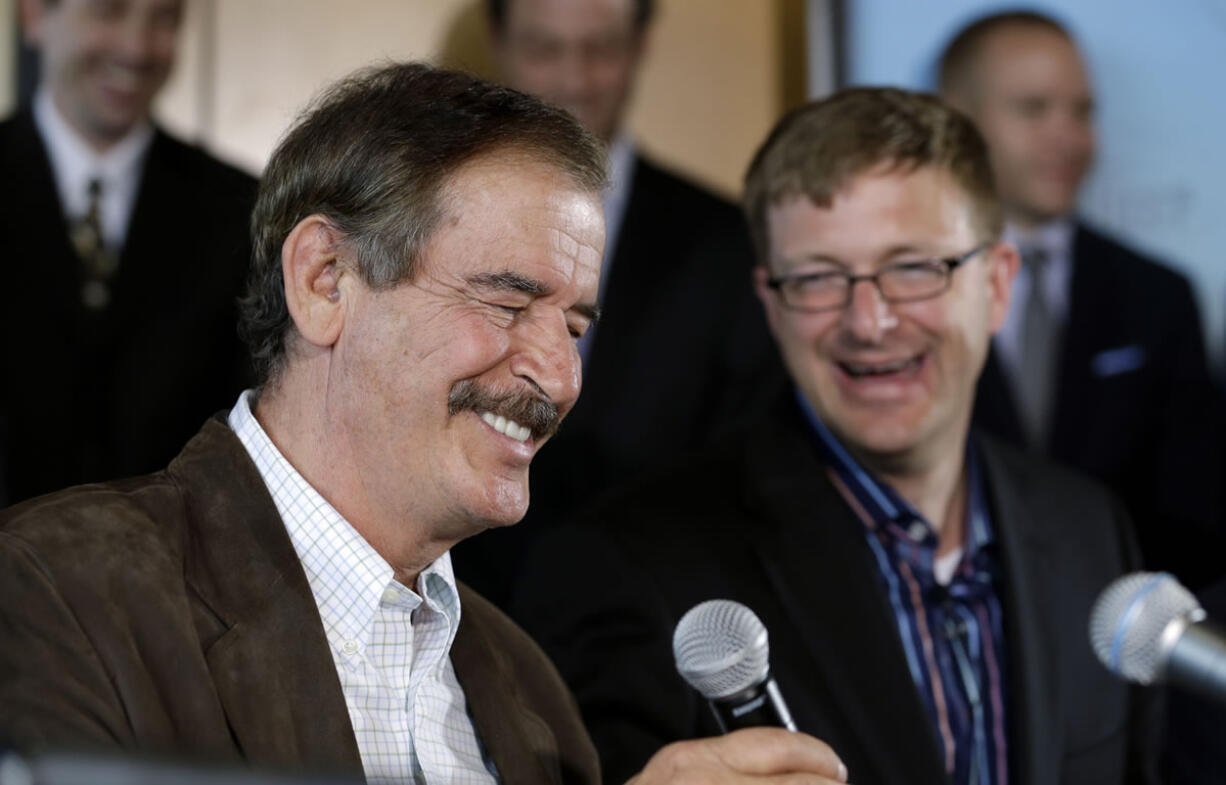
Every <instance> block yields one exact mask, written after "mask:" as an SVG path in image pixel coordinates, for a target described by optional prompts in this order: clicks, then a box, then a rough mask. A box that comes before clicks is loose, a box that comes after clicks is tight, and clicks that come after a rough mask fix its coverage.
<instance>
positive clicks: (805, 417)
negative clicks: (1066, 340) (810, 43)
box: [517, 89, 1156, 785]
mask: <svg viewBox="0 0 1226 785" xmlns="http://www.w3.org/2000/svg"><path fill="white" fill-rule="evenodd" d="M745 206H746V211H747V213H748V216H749V221H750V226H751V228H752V230H753V231H754V233H755V241H756V245H757V251H758V259H759V264H758V267H757V270H756V273H755V285H756V290H757V293H758V296H759V297H760V299H761V300H762V303H763V305H764V307H765V309H766V313H767V316H768V320H769V322H770V326H771V329H772V332H773V334H774V336H775V339H776V341H777V343H778V345H779V348H780V350H781V352H782V354H783V358H784V361H785V365H786V366H787V368H788V371H789V375H790V377H791V380H792V382H793V388H792V389H791V390H789V391H788V392H787V393H786V394H785V395H784V396H783V397H782V398H781V399H780V400H778V401H777V405H776V406H775V408H774V409H773V411H772V412H771V413H770V414H769V415H768V416H767V417H765V418H764V419H762V420H761V421H759V422H758V423H756V424H755V425H754V427H753V428H751V429H750V430H749V431H747V432H746V433H745V434H743V435H741V436H740V437H738V438H735V439H732V440H729V441H727V442H725V443H723V444H722V445H721V446H719V447H718V448H716V449H714V450H713V451H711V452H710V453H707V454H705V455H702V456H697V457H692V458H690V459H689V460H688V461H686V462H685V463H684V465H681V466H679V467H677V468H676V469H674V470H673V471H671V472H669V473H667V474H664V475H660V476H658V477H654V478H651V479H647V480H644V481H643V482H641V483H640V484H638V485H636V486H635V487H633V488H630V489H628V490H627V491H626V492H624V493H622V494H621V495H616V496H612V497H610V498H608V499H606V500H605V501H604V502H603V503H602V504H601V505H600V506H599V507H598V508H597V509H596V510H595V511H594V513H593V516H592V520H591V521H590V522H586V524H587V525H584V526H576V527H572V529H571V530H570V531H568V532H566V533H563V534H561V535H558V536H556V537H554V538H552V539H551V540H550V541H548V542H547V543H546V545H545V546H544V547H543V548H542V549H541V550H540V551H538V553H537V554H536V557H535V560H534V561H533V563H531V564H529V565H528V566H527V568H526V569H525V574H526V575H529V576H531V578H529V579H528V580H527V581H526V582H525V583H524V585H523V586H522V591H521V593H520V600H521V602H520V607H519V608H518V609H517V610H518V611H519V618H520V619H522V620H523V623H524V624H525V625H526V626H527V628H528V629H529V631H530V632H532V633H533V634H534V636H535V637H537V639H538V640H539V641H541V642H542V644H543V645H544V646H545V648H546V650H547V651H549V653H550V654H551V655H552V656H553V658H554V660H555V662H556V663H557V664H558V666H559V668H560V670H561V671H562V673H563V676H564V677H565V678H566V679H568V681H569V683H570V686H571V687H572V689H573V690H574V691H575V694H576V696H577V697H578V699H579V702H580V707H581V710H582V711H583V713H584V719H585V721H586V723H587V725H588V728H589V729H590V730H591V732H592V734H593V738H594V739H595V741H596V744H597V748H598V749H599V751H600V753H601V758H602V761H603V765H604V767H605V773H606V777H607V778H610V779H615V778H616V777H617V776H618V775H620V774H621V773H623V772H626V771H631V770H633V767H634V766H636V765H638V764H639V763H641V761H642V760H645V759H646V758H647V757H648V756H649V755H650V752H651V750H652V749H655V748H656V747H658V746H659V743H660V742H662V741H667V740H672V739H682V738H691V737H696V736H700V735H704V734H708V733H711V732H713V731H714V730H715V728H716V725H715V721H714V718H713V717H712V716H711V712H710V711H709V710H708V708H707V707H706V706H705V705H703V702H702V701H701V699H700V698H699V697H698V696H697V695H696V693H694V692H693V691H692V690H690V689H689V688H688V687H687V686H686V685H685V684H684V683H683V682H682V681H681V679H680V677H679V676H677V675H676V673H675V672H674V671H673V663H672V655H671V634H672V631H673V627H674V625H675V624H676V622H677V620H678V619H679V618H680V617H681V616H682V615H683V614H684V613H685V612H686V611H687V610H688V609H689V608H690V607H692V606H693V605H694V604H696V603H698V602H700V601H703V600H708V599H712V598H728V599H733V600H736V601H739V602H741V603H744V604H745V605H747V606H749V607H750V608H751V609H753V610H754V611H755V612H756V613H757V614H758V616H759V617H760V618H761V619H762V620H763V622H764V623H765V625H766V628H767V629H768V630H769V634H770V652H771V669H772V673H773V675H774V677H775V679H776V681H777V683H778V686H779V688H780V690H781V692H782V694H783V696H784V697H785V699H786V701H787V703H788V705H789V708H790V710H791V714H792V716H793V718H794V719H795V721H796V724H797V726H798V727H799V728H800V729H801V730H804V731H807V732H810V733H816V734H818V735H820V736H821V737H822V738H824V739H826V740H827V741H829V743H830V744H831V745H832V746H833V747H834V748H835V749H837V750H838V751H839V755H840V756H841V758H842V759H843V761H844V762H845V763H846V764H847V766H848V768H849V770H850V773H851V781H852V782H856V783H858V784H859V785H864V784H865V783H899V784H901V783H917V782H924V783H928V782H954V783H959V784H960V785H961V784H965V783H977V784H978V785H1001V784H1003V783H1033V784H1034V785H1039V784H1040V783H1041V784H1043V785H1048V784H1049V783H1057V782H1094V783H1124V782H1129V783H1133V782H1151V781H1154V779H1155V778H1154V771H1153V768H1154V758H1155V754H1154V749H1155V747H1154V731H1155V725H1154V722H1155V719H1156V715H1155V711H1154V705H1153V700H1154V698H1153V695H1152V694H1151V693H1148V692H1144V691H1141V690H1138V689H1133V688H1129V687H1127V686H1125V685H1123V684H1122V683H1117V682H1116V681H1114V679H1113V678H1112V677H1111V676H1110V675H1109V674H1108V673H1107V672H1106V671H1105V670H1104V669H1103V668H1101V667H1100V666H1099V665H1098V663H1097V662H1096V661H1094V658H1093V655H1092V653H1091V651H1090V647H1089V646H1088V644H1087V641H1086V626H1087V621H1088V617H1089V612H1090V608H1091V605H1092V603H1093V600H1094V598H1095V597H1096V595H1097V593H1098V591H1099V590H1100V589H1101V588H1102V587H1103V586H1104V585H1106V584H1107V583H1108V582H1109V581H1110V580H1112V579H1113V578H1114V577H1116V576H1118V575H1120V574H1122V573H1124V572H1126V571H1128V570H1130V569H1133V568H1134V567H1135V566H1136V555H1135V549H1134V546H1133V544H1132V539H1131V534H1130V530H1129V526H1128V522H1127V519H1126V516H1125V514H1124V513H1123V512H1122V511H1121V509H1120V507H1119V505H1118V504H1117V503H1116V502H1115V501H1114V500H1113V499H1112V498H1111V497H1110V496H1109V495H1108V494H1107V493H1106V492H1105V491H1104V490H1103V489H1101V488H1099V487H1098V486H1096V485H1094V484H1092V483H1091V482H1089V481H1087V480H1084V479H1082V478H1080V477H1078V476H1075V475H1073V474H1071V473H1069V472H1067V471H1064V470H1061V469H1058V468H1056V467H1054V466H1051V465H1048V464H1046V463H1044V462H1042V461H1041V460H1040V459H1037V458H1033V457H1028V456H1025V455H1023V454H1021V453H1019V452H1016V451H1015V450H1013V449H1012V448H1010V447H1008V446H1005V445H1002V444H1000V443H998V442H996V441H994V440H993V439H991V438H988V437H982V436H979V435H978V434H976V433H974V432H972V431H971V429H970V425H969V423H970V417H971V409H972V406H973V402H974V394H975V386H976V380H977V379H978V376H979V373H980V371H981V370H982V368H983V365H984V361H985V357H986V356H987V352H988V347H989V343H990V340H991V336H992V333H993V332H994V331H995V330H996V329H998V328H999V327H1000V325H1001V323H1002V321H1003V320H1004V318H1005V314H1006V311H1007V308H1008V305H1009V296H1010V287H1011V284H1012V279H1013V277H1014V275H1015V273H1016V272H1017V268H1018V264H1019V260H1018V254H1017V251H1016V250H1015V249H1014V248H1013V246H1011V245H1009V244H1007V243H1003V242H1001V241H1000V236H1001V230H1002V214H1001V208H1000V204H999V201H998V199H997V197H996V195H995V193H994V191H993V187H992V178H991V174H990V168H989V163H988V157H987V151H986V148H985V145H984V142H983V140H982V138H981V137H980V136H979V134H978V132H977V131H976V130H975V129H974V127H973V126H972V125H971V123H970V121H969V120H967V119H966V118H965V117H963V116H962V115H960V114H958V113H956V112H954V111H952V110H950V109H948V108H946V107H945V106H944V105H942V104H941V103H940V102H939V101H937V100H936V99H935V98H933V97H930V96H924V95H917V94H911V93H906V92H903V91H899V90H892V89H858V90H848V91H844V92H841V93H839V94H837V95H835V96H833V97H831V98H829V99H827V100H824V101H821V102H817V103H814V104H810V105H808V106H805V107H802V108H801V109H799V110H797V111H796V112H794V113H792V114H791V115H789V116H788V117H786V118H785V119H784V120H783V121H781V122H780V124H779V125H778V126H777V127H776V128H775V130H774V131H773V132H772V133H771V135H770V137H769V138H768V139H767V141H766V143H765V145H764V147H763V148H762V149H761V150H760V151H759V152H758V154H757V156H756V157H755V159H754V162H753V164H752V165H751V167H750V170H749V173H748V176H747V180H746V196H745ZM585 553H587V554H599V559H596V558H591V559H588V560H582V559H580V558H579V557H578V556H576V554H585Z"/></svg>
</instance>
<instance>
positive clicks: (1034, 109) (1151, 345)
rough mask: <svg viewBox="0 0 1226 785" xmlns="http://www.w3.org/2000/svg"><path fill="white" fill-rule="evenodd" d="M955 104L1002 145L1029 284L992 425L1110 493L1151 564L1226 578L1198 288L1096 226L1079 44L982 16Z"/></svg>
mask: <svg viewBox="0 0 1226 785" xmlns="http://www.w3.org/2000/svg"><path fill="white" fill-rule="evenodd" d="M941 91H942V94H943V95H944V96H945V98H946V99H947V100H948V101H950V102H951V103H952V104H953V105H954V106H956V107H957V108H959V109H961V110H963V111H964V112H966V113H967V114H969V115H970V116H971V118H972V119H973V120H974V121H975V123H976V124H977V125H978V126H979V128H980V130H981V131H982V132H983V135H984V137H985V138H986V139H987V141H988V146H989V148H990V149H991V154H992V166H993V171H994V174H995V177H996V184H997V187H998V188H999V190H1000V194H1001V199H1002V201H1003V203H1004V207H1005V215H1006V221H1007V225H1006V229H1005V238H1006V239H1008V240H1009V241H1010V242H1013V243H1015V244H1016V245H1017V246H1018V248H1019V249H1020V250H1021V254H1022V260H1023V263H1022V270H1021V273H1020V274H1019V276H1018V285H1017V295H1016V299H1015V303H1014V305H1013V309H1012V311H1011V312H1010V314H1009V318H1008V319H1007V320H1006V321H1005V324H1004V327H1003V328H1002V329H1001V331H1000V333H999V334H998V335H997V336H996V340H995V341H994V342H993V347H992V352H991V355H990V356H989V358H988V365H987V369H986V370H985V372H984V374H983V378H982V379H981V382H980V390H979V398H978V400H977V409H976V420H977V422H979V423H980V424H981V425H982V426H983V427H985V428H987V429H989V430H991V431H993V432H994V433H997V434H1000V435H1002V436H1004V437H1005V438H1008V439H1010V440H1012V441H1014V442H1017V443H1020V444H1023V445H1026V446H1028V447H1029V448H1031V449H1033V450H1035V451H1036V452H1039V453H1043V454H1046V455H1049V456H1051V457H1053V458H1055V459H1057V460H1059V461H1061V462H1063V463H1066V464H1069V465H1070V466H1074V467H1076V468H1078V469H1081V470H1082V471H1085V472H1087V473H1088V474H1090V475H1092V476H1094V477H1097V478H1099V479H1101V480H1102V481H1103V482H1105V483H1106V484H1107V485H1109V486H1110V487H1111V488H1112V489H1113V490H1114V491H1115V492H1116V493H1117V494H1119V496H1120V497H1121V498H1123V499H1124V501H1125V503H1126V504H1127V506H1128V509H1129V512H1131V514H1132V517H1133V520H1134V522H1135V524H1136V527H1137V533H1138V536H1139V539H1140V544H1141V551H1142V554H1143V556H1144V558H1145V561H1146V563H1147V565H1148V566H1149V567H1151V568H1155V569H1164V570H1170V571H1172V572H1174V573H1175V574H1176V575H1178V576H1179V577H1180V578H1181V579H1182V580H1183V581H1184V582H1185V583H1187V584H1189V585H1192V586H1198V585H1201V584H1203V583H1204V582H1205V581H1206V580H1209V579H1211V578H1212V577H1214V576H1215V575H1221V574H1223V573H1226V563H1224V561H1223V559H1222V556H1221V553H1222V550H1221V548H1222V544H1223V539H1222V521H1223V514H1224V508H1223V500H1222V483H1221V478H1222V476H1223V460H1222V454H1221V451H1222V445H1221V439H1220V437H1221V429H1220V416H1219V413H1218V411H1217V404H1216V400H1215V398H1214V393H1213V387H1212V384H1211V381H1210V376H1209V372H1208V368H1207V365H1206V360H1205V351H1204V345H1203V343H1204V342H1203V336H1202V333H1201V324H1200V318H1199V314H1198V309H1197V306H1196V300H1195V299H1194V297H1193V294H1192V290H1191V287H1190V286H1189V284H1188V281H1187V280H1186V279H1185V278H1184V277H1183V276H1182V275H1180V274H1179V273H1176V272H1175V271H1173V270H1171V269H1170V268H1168V267H1166V266H1164V265H1161V264H1158V263H1157V262H1154V261H1151V260H1149V259H1146V258H1144V257H1142V256H1141V255H1139V254H1137V253H1136V252H1134V251H1132V250H1131V249H1129V248H1127V247H1125V246H1124V245H1122V244H1120V243H1119V242H1118V241H1116V240H1114V239H1112V238H1110V237H1107V236H1105V235H1103V234H1101V233H1099V232H1097V231H1095V230H1094V229H1091V228H1090V227H1088V226H1087V225H1086V224H1085V223H1084V222H1083V221H1081V220H1080V219H1079V218H1078V217H1077V215H1076V207H1077V195H1078V191H1079V189H1080V187H1081V184H1082V181H1083V179H1084V177H1085V175H1086V172H1087V171H1088V169H1089V167H1090V164H1091V162H1092V160H1093V155H1094V147H1095V134H1094V127H1093V119H1094V97H1093V92H1092V89H1091V86H1090V80H1089V77H1088V76H1087V74H1086V69H1085V65H1084V63H1083V62H1082V58H1081V55H1080V54H1079V53H1078V51H1077V46H1076V44H1075V42H1074V41H1073V39H1072V37H1071V36H1070V35H1069V33H1068V31H1067V30H1066V29H1064V28H1063V27H1062V26H1061V25H1060V24H1059V23H1058V22H1056V21H1055V20H1053V19H1051V18H1049V17H1045V16H1041V15H1038V14H1034V13H1007V14H1000V15H995V16H991V17H987V18H984V19H982V20H980V21H978V22H975V23H974V24H972V25H970V26H969V27H967V28H966V29H964V30H963V31H962V32H961V33H959V34H958V35H957V36H956V37H955V38H954V39H953V41H952V42H951V43H950V44H949V46H948V47H947V48H946V50H945V52H944V54H943V55H942V57H941Z"/></svg>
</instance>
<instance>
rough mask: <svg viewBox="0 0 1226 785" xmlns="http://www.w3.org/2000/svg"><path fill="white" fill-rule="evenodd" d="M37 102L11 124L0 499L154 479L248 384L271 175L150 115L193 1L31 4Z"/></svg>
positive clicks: (2, 149)
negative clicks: (252, 274) (251, 282)
mask: <svg viewBox="0 0 1226 785" xmlns="http://www.w3.org/2000/svg"><path fill="white" fill-rule="evenodd" d="M21 8H22V12H23V21H24V26H25V33H26V38H27V40H28V41H29V42H30V43H31V44H32V45H33V46H34V47H36V48H37V49H38V50H39V52H40V55H41V57H40V69H41V81H40V82H39V86H38V89H37V92H36V94H35V96H34V100H33V103H32V106H29V107H25V108H23V109H21V110H19V111H18V112H17V113H16V114H15V115H14V116H13V117H11V118H9V119H8V120H6V121H4V122H3V123H2V124H0V179H3V181H4V183H5V187H4V189H3V194H0V231H3V234H4V236H5V238H6V240H5V242H6V243H7V248H8V251H7V253H8V264H7V266H6V269H7V270H8V276H9V284H10V286H11V287H12V291H13V292H15V293H20V294H19V295H17V296H14V297H12V298H11V299H10V301H9V302H8V304H7V305H6V307H5V308H3V309H0V312H2V313H3V316H0V327H2V329H3V330H4V333H5V335H7V336H8V337H9V340H8V341H7V343H6V349H5V357H4V367H5V373H4V375H3V379H4V381H3V382H0V466H2V467H3V474H2V476H0V502H4V501H5V500H6V499H7V501H8V502H14V501H17V500H20V499H24V498H27V497H29V496H33V495H36V494H39V493H45V492H47V491H52V490H56V489H59V488H62V487H64V486H67V485H72V484H75V483H80V482H87V481H93V480H105V479H111V478H114V477H118V476H123V475H129V474H136V473H141V472H147V471H152V470H153V469H155V468H157V467H158V466H161V465H164V464H165V462H166V461H167V460H168V459H170V458H171V457H173V456H174V454H175V453H176V452H177V451H178V449H179V446H181V445H182V443H183V441H184V440H185V439H186V438H187V437H189V436H191V434H192V433H193V432H194V431H195V429H196V428H198V427H199V424H200V421H201V420H202V419H203V418H205V417H207V416H208V415H209V414H210V413H212V412H214V411H216V410H217V409H218V408H220V407H222V406H225V405H226V402H227V401H228V400H230V399H232V398H233V396H234V394H236V392H237V391H238V390H240V389H242V385H243V382H244V381H245V379H246V377H247V374H246V372H245V363H244V360H243V353H242V351H241V347H240V344H239V341H238V337H237V335H236V334H235V329H234V325H235V315H236V312H235V300H236V299H237V297H238V295H239V293H240V292H241V287H242V282H243V277H244V273H245V270H246V268H247V257H248V256H249V245H248V243H247V221H248V218H249V216H250V210H251V204H252V200H253V199H254V196H255V180H254V179H252V178H251V177H250V176H248V175H246V174H243V173H242V172H239V171H238V170H236V169H233V168H231V167H230V166H227V165H225V164H223V163H221V162H219V161H217V160H216V159H214V158H212V157H210V156H209V155H208V154H206V153H205V152H204V151H202V150H200V149H198V148H195V147H191V146H189V145H186V144H184V143H183V142H180V141H178V140H176V139H174V138H172V137H171V136H169V135H167V134H166V133H164V132H163V131H162V130H160V129H159V128H158V127H157V126H156V125H155V124H154V123H153V122H152V121H151V119H150V107H151V105H152V103H153V100H154V99H155V98H156V96H157V94H158V92H159V91H160V90H161V89H162V86H163V85H164V84H165V83H166V78H167V76H168V75H169V73H170V70H171V67H172V65H173V61H174V55H175V50H176V45H177V37H178V32H179V25H180V20H181V17H182V15H183V12H184V8H183V2H182V1H181V0H108V1H107V2H103V1H102V0H23V2H22V4H21Z"/></svg>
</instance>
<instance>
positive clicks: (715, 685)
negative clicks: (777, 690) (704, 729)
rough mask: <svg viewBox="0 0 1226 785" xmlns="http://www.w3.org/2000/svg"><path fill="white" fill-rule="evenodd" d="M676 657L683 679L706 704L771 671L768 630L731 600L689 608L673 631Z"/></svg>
mask: <svg viewBox="0 0 1226 785" xmlns="http://www.w3.org/2000/svg"><path fill="white" fill-rule="evenodd" d="M673 657H674V658H675V659H676V661H677V671H678V672H679V673H680V674H681V677H682V678H684V679H685V680H686V681H687V682H688V683H689V684H690V686H691V687H693V688H694V689H696V690H698V692H699V693H701V694H702V696H703V697H704V698H707V699H708V700H718V699H720V698H726V697H728V696H730V695H735V694H737V693H738V692H741V691H743V690H746V689H749V688H750V687H752V686H754V685H756V684H761V683H762V682H763V681H765V680H766V678H767V675H768V672H769V670H770V663H769V660H770V644H769V643H768V641H767V637H766V627H765V626H764V625H763V624H762V621H761V620H760V619H759V618H758V617H757V616H756V615H755V614H754V612H753V611H751V610H750V609H749V608H747V607H745V606H744V605H742V604H741V603H739V602H733V601H732V600H708V601H706V602H702V603H699V604H698V605H695V606H694V607H693V608H690V610H689V611H688V612H687V613H686V614H685V616H683V617H681V621H679V622H677V629H676V630H675V631H674V633H673Z"/></svg>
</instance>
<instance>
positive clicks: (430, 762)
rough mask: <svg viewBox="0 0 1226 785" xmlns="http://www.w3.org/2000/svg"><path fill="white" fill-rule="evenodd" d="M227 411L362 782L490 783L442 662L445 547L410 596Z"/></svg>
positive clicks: (264, 441)
mask: <svg viewBox="0 0 1226 785" xmlns="http://www.w3.org/2000/svg"><path fill="white" fill-rule="evenodd" d="M251 400H252V391H250V390H248V391H247V392H244V393H243V394H242V395H241V396H240V397H239V399H238V403H236V404H235V405H234V408H233V409H231V410H230V427H231V428H233V429H234V432H235V433H236V434H237V435H238V438H239V439H240V440H241V441H242V443H243V446H244V447H246V448H247V452H248V453H250V454H251V458H252V460H253V461H255V465H256V467H257V468H259V470H260V475H261V476H262V477H263V478H264V482H265V484H266V485H267V486H268V490H269V492H270V493H271V494H272V498H273V501H274V502H276V505H277V510H278V512H280V513H281V519H282V520H283V521H284V522H285V528H286V530H287V531H288V532H289V537H290V540H291V541H292V542H293V544H294V550H295V551H297V552H298V559H299V561H301V562H302V567H303V569H304V570H305V571H306V576H307V580H308V581H309V582H310V585H311V593H312V594H313V595H314V596H315V604H316V605H317V606H319V616H320V618H321V619H322V620H323V624H324V630H325V631H326V632H327V635H328V643H329V644H331V648H332V658H333V660H335V662H336V672H337V675H338V676H339V677H340V682H341V690H342V691H343V692H344V694H345V705H346V706H347V707H348V709H349V720H350V722H351V723H352V724H353V731H354V734H355V735H356V736H357V742H358V750H359V752H360V753H361V756H362V767H363V769H364V770H365V774H366V779H367V781H368V782H372V783H408V782H412V783H424V782H426V781H427V780H429V781H430V782H446V783H483V785H484V784H487V783H493V782H496V781H497V779H498V778H497V774H496V772H495V771H494V767H493V764H492V762H491V761H489V759H488V757H487V756H486V755H485V753H484V750H483V749H482V745H481V742H480V740H478V738H477V733H476V730H475V729H474V728H473V724H472V719H471V718H470V717H469V715H468V708H467V705H466V703H465V700H464V691H463V690H462V689H461V688H460V683H459V681H458V680H457V679H456V675H455V669H454V668H453V667H452V665H451V657H450V652H451V644H452V641H454V640H455V634H456V628H457V627H458V626H459V623H460V596H459V594H458V593H457V590H456V584H455V576H454V575H453V574H452V570H451V556H450V554H446V553H445V554H443V555H442V556H441V557H440V558H439V559H437V560H436V561H435V562H434V563H433V564H431V565H430V566H429V567H427V568H426V569H425V570H423V571H422V573H421V575H420V576H419V577H418V581H417V587H418V591H420V592H421V594H420V595H419V594H418V593H416V592H414V591H412V590H411V589H409V588H407V587H405V586H403V585H401V584H400V583H398V582H397V581H396V580H395V579H394V578H393V570H392V567H391V565H389V564H388V563H387V562H386V561H384V559H383V558H382V557H381V556H379V554H378V553H376V552H375V550H374V548H372V547H371V546H370V543H368V542H366V540H364V539H363V538H362V536H361V535H360V534H358V532H357V531H356V530H355V529H354V528H353V527H352V526H351V525H349V523H348V522H347V521H346V520H345V519H344V518H342V517H341V515H340V513H338V512H337V511H336V510H335V509H334V508H333V507H332V505H331V504H329V503H328V502H327V501H325V500H324V498H323V497H322V496H320V495H319V493H318V492H317V491H316V490H315V489H314V488H312V487H311V486H310V485H309V484H308V483H307V481H306V479H304V478H303V476H302V475H301V474H299V473H298V472H297V471H296V470H295V469H294V467H293V466H291V465H290V463H289V461H287V460H286V459H285V456H283V455H282V454H281V453H280V451H279V450H277V448H276V447H275V446H274V445H273V443H272V441H271V440H270V439H269V438H268V434H266V433H265V432H264V429H263V428H262V427H261V426H260V424H259V422H258V421H257V420H256V419H255V416H254V415H253V414H252V413H251V405H250V401H251Z"/></svg>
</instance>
